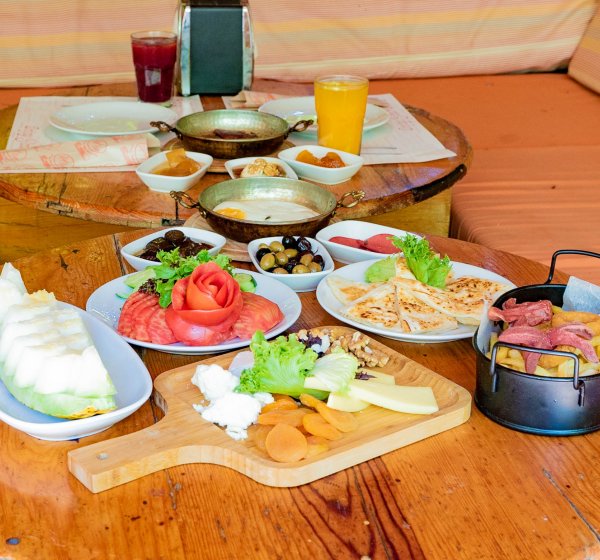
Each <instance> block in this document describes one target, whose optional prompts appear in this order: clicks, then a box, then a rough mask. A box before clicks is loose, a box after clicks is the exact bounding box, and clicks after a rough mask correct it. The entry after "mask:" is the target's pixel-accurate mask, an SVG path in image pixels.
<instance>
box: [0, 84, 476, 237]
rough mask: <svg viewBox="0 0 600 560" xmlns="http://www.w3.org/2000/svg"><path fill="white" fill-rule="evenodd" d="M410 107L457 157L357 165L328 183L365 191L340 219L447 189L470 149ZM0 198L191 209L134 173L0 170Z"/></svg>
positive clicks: (49, 205) (142, 219) (152, 217)
mask: <svg viewBox="0 0 600 560" xmlns="http://www.w3.org/2000/svg"><path fill="white" fill-rule="evenodd" d="M257 86H258V87H257ZM259 88H260V89H259ZM255 89H257V90H259V91H275V92H281V93H287V94H293V95H310V93H311V86H309V85H298V84H281V83H277V82H273V83H263V84H257V85H255ZM72 91H73V95H90V96H100V95H135V86H134V85H133V84H131V85H130V86H124V85H123V84H120V85H110V86H97V87H95V88H89V89H86V90H84V91H83V92H82V88H73V90H72ZM202 103H203V106H204V108H205V110H209V109H217V108H223V103H222V100H221V98H220V97H203V98H202ZM411 110H412V112H413V114H414V115H415V117H416V118H417V119H418V120H419V121H420V122H421V123H422V124H423V125H424V126H425V127H426V128H427V129H429V130H430V131H431V132H432V133H433V134H434V135H435V136H436V137H437V138H438V139H439V140H440V141H441V142H442V143H443V144H444V145H445V146H446V147H447V148H449V149H451V150H452V151H454V152H455V153H456V154H457V155H456V157H453V158H449V159H443V160H439V161H433V162H426V163H419V164H402V165H400V164H387V165H376V166H365V167H363V168H362V169H361V170H360V171H359V173H358V174H357V175H356V176H355V177H354V178H353V179H352V180H350V181H348V182H346V183H343V184H341V185H334V186H331V187H327V188H329V189H330V190H331V191H332V192H334V193H335V194H336V197H337V198H338V199H340V198H341V196H342V195H343V194H344V193H346V192H348V191H352V190H357V189H362V190H364V191H365V193H366V196H365V199H364V200H363V201H362V202H361V203H360V204H359V205H357V206H356V207H354V208H351V209H343V210H340V211H339V213H338V215H339V216H340V217H341V218H343V219H351V218H363V217H367V216H373V215H375V214H383V213H385V212H390V211H392V210H397V209H400V208H404V207H407V206H410V205H413V204H416V203H417V202H421V201H424V200H427V199H429V198H430V197H432V196H434V195H436V194H438V193H441V192H442V191H444V190H445V189H448V188H449V187H451V186H452V185H453V184H454V183H455V182H456V181H458V180H459V179H461V178H462V177H463V176H464V175H465V173H466V172H467V167H468V166H469V164H470V161H471V158H472V150H471V146H470V145H469V143H468V141H467V140H466V138H465V137H464V135H463V133H462V132H461V131H460V129H458V128H457V127H456V126H455V125H453V124H452V123H449V122H448V121H446V120H444V119H442V118H439V117H437V116H435V115H431V114H429V113H428V112H427V111H426V110H424V109H411ZM15 113H16V106H13V107H9V108H6V109H2V110H0V147H3V146H4V145H6V141H7V139H8V135H9V133H10V128H11V125H12V122H13V119H14V116H15ZM226 179H229V176H228V175H226V174H223V173H208V174H207V175H206V176H205V177H204V178H203V179H202V180H201V181H200V182H199V183H198V185H196V186H195V187H193V188H192V189H191V190H189V191H188V194H190V196H192V198H197V196H198V194H199V193H200V192H201V191H202V190H203V189H205V188H206V187H208V186H210V185H212V184H214V183H217V182H220V181H224V180H226ZM0 196H3V197H5V198H7V199H9V200H12V201H14V202H18V203H20V204H23V205H25V206H30V207H33V208H36V209H39V210H45V211H48V212H53V213H55V214H61V215H67V216H71V217H73V218H83V219H85V220H93V221H97V222H105V223H111V224H120V225H125V226H132V227H156V226H161V225H167V224H169V223H172V220H175V219H177V218H180V219H184V220H185V219H187V218H189V217H190V216H191V215H192V213H193V212H195V210H188V209H185V208H182V207H180V208H179V209H178V211H177V206H176V204H175V202H174V201H173V200H172V199H171V198H170V196H169V195H168V194H163V193H156V192H153V191H150V190H149V189H148V188H147V187H146V186H145V185H144V184H143V183H142V182H141V181H140V180H139V179H138V177H137V175H136V174H135V173H133V172H119V173H66V174H63V173H48V174H44V173H23V174H0Z"/></svg>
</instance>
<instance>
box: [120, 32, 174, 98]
mask: <svg viewBox="0 0 600 560" xmlns="http://www.w3.org/2000/svg"><path fill="white" fill-rule="evenodd" d="M131 50H132V52H133V65H134V66H135V77H136V81H137V88H138V97H139V98H140V101H147V102H149V103H160V104H163V105H170V102H171V97H172V95H173V74H174V72H175V61H176V60H177V35H176V34H175V33H171V32H169V31H138V32H136V33H132V34H131Z"/></svg>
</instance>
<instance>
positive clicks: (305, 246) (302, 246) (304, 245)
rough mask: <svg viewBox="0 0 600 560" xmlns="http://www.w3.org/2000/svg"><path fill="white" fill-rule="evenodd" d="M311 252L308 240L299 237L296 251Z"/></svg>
mask: <svg viewBox="0 0 600 560" xmlns="http://www.w3.org/2000/svg"><path fill="white" fill-rule="evenodd" d="M311 250H312V245H311V244H310V241H309V240H308V239H306V237H299V238H298V251H300V252H302V251H311Z"/></svg>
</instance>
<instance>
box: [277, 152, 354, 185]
mask: <svg viewBox="0 0 600 560" xmlns="http://www.w3.org/2000/svg"><path fill="white" fill-rule="evenodd" d="M278 157H279V159H281V160H282V161H284V162H285V163H287V164H288V165H289V166H290V167H291V168H292V169H293V170H294V171H295V172H296V173H297V174H298V177H300V178H303V179H310V180H311V181H316V182H317V183H323V184H324V185H337V184H338V183H343V182H345V181H348V180H349V179H351V178H352V177H354V175H356V173H357V172H358V170H359V169H360V168H361V167H362V166H363V163H364V160H363V158H361V157H360V156H357V155H354V154H350V153H348V152H343V151H341V150H334V149H332V148H326V147H325V146H295V147H293V148H288V149H287V150H283V151H282V152H279V154H278Z"/></svg>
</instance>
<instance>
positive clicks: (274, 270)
mask: <svg viewBox="0 0 600 560" xmlns="http://www.w3.org/2000/svg"><path fill="white" fill-rule="evenodd" d="M271 272H272V273H273V274H288V271H287V270H286V269H285V268H281V267H280V266H278V267H277V268H275V269H273V270H271Z"/></svg>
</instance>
